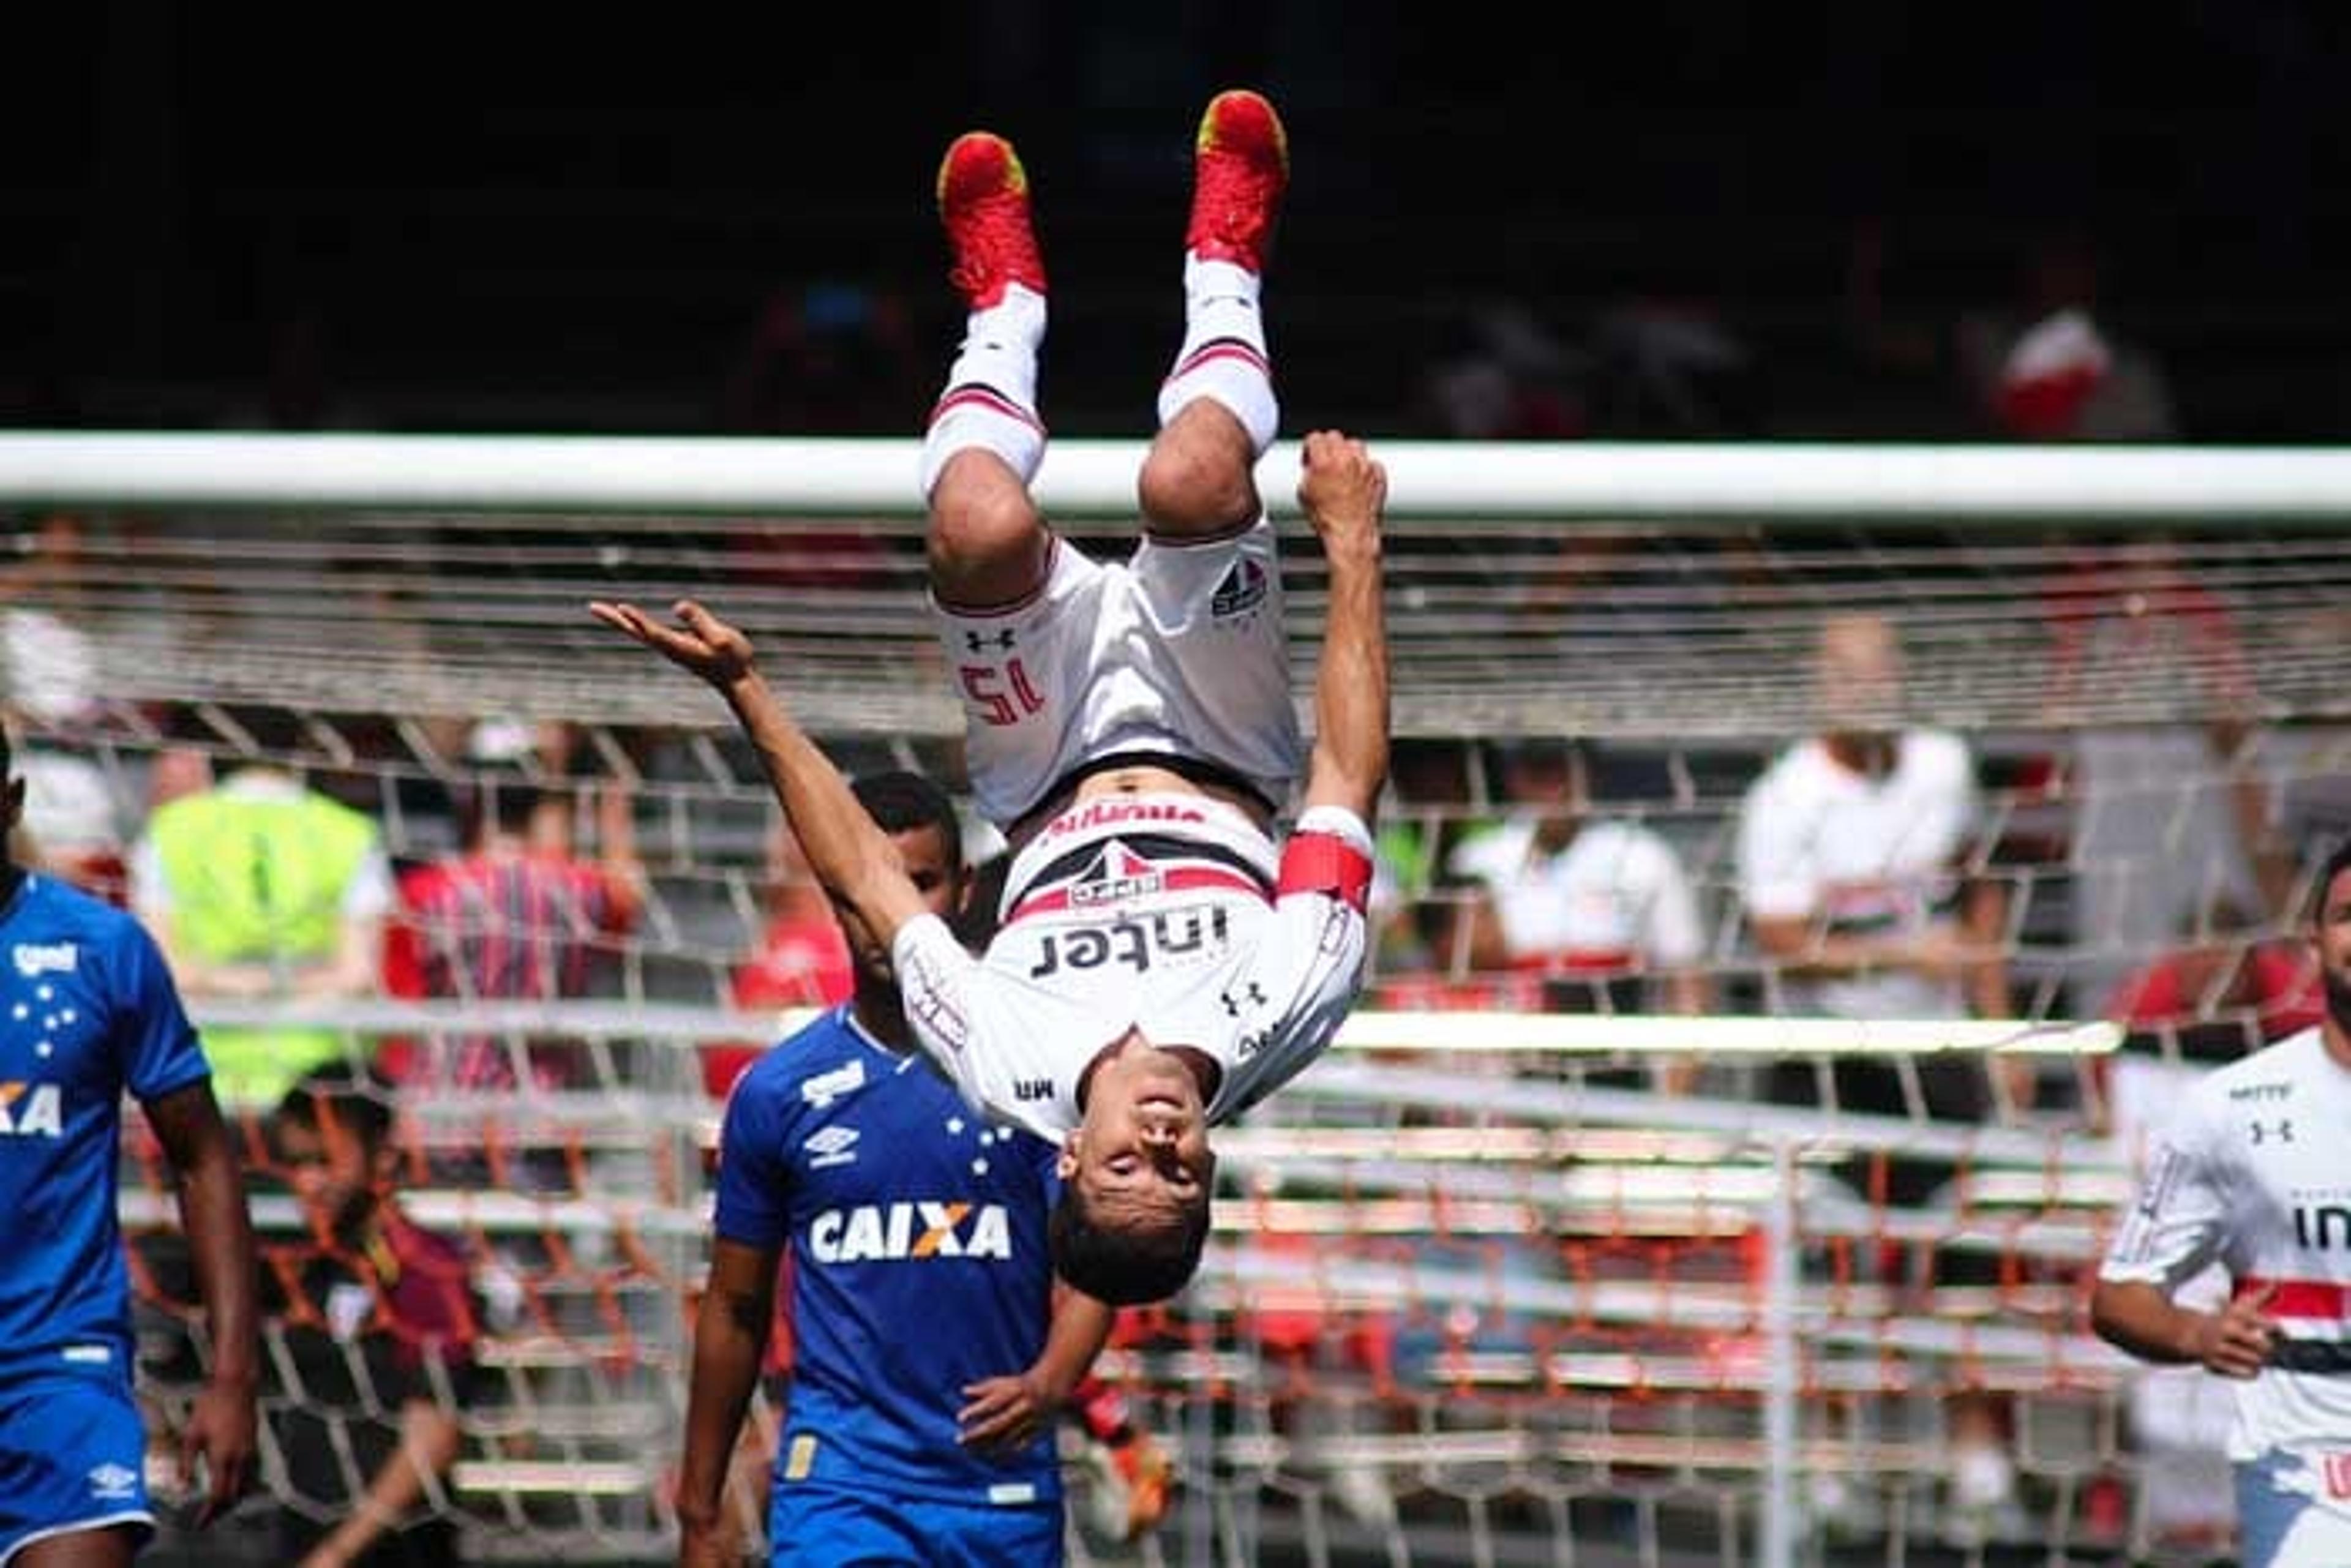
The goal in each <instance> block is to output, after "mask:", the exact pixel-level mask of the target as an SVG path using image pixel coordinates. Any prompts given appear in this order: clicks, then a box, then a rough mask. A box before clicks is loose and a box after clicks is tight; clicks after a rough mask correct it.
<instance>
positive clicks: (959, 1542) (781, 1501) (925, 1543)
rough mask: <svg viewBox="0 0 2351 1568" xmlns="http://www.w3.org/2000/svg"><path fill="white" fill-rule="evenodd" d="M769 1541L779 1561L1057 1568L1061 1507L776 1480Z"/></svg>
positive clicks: (809, 1567)
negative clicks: (968, 1500) (934, 1498)
mask: <svg viewBox="0 0 2351 1568" xmlns="http://www.w3.org/2000/svg"><path fill="white" fill-rule="evenodd" d="M768 1561H769V1562H770V1563H775V1564H776V1565H777V1568H785V1565H787V1564H789V1565H790V1568H1060V1565H1061V1505H1060V1504H1058V1503H1023V1504H1019V1505H1017V1506H1011V1507H1000V1508H991V1507H989V1506H988V1505H987V1504H985V1503H959V1502H931V1501H926V1500H917V1499H912V1498H893V1497H890V1496H888V1495H886V1494H882V1493H877V1492H872V1491H862V1490H861V1491H852V1490H848V1489H847V1488H844V1487H837V1486H831V1485H828V1484H826V1483H824V1482H820V1481H778V1482H777V1483H776V1484H775V1487H774V1489H773V1490H771V1491H770V1493H769V1494H768Z"/></svg>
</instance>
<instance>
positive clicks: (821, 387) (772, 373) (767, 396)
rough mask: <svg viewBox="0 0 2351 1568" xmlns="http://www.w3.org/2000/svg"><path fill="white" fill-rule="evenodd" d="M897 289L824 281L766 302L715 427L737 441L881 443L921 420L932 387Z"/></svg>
mask: <svg viewBox="0 0 2351 1568" xmlns="http://www.w3.org/2000/svg"><path fill="white" fill-rule="evenodd" d="M930 373H931V372H930V362H929V360H928V358H927V356H926V355H925V351H924V349H923V346H922V345H921V344H920V343H919V342H917V341H916V339H915V334H914V314H913V311H912V309H911V308H909V307H908V305H907V303H906V301H905V299H904V297H903V296H901V295H900V294H899V293H898V292H897V291H896V290H895V289H892V288H884V287H874V286H872V284H869V283H860V282H849V281H844V280H840V279H827V280H820V281H817V282H812V283H809V284H807V285H805V286H802V285H797V284H795V285H788V286H785V287H779V288H778V289H776V290H775V291H774V292H773V293H772V294H770V295H768V298H767V299H766V301H765V302H764V303H762V305H761V306H760V308H759V311H758V317H757V318H756V319H754V321H753V322H752V325H751V329H750V331H749V332H748V333H747V334H746V335H745V337H744V338H743V340H742V341H741V342H740V343H739V344H738V345H737V350H736V354H735V358H734V361H733V363H731V364H730V365H729V366H728V367H727V370H726V382H725V386H724V389H723V392H722V395H721V397H720V406H719V415H718V423H719V427H720V428H721V429H723V430H725V431H726V433H728V434H739V435H882V434H896V433H898V432H900V431H905V430H913V429H915V428H916V427H918V426H919V425H920V424H921V423H922V421H923V413H924V410H925V407H926V406H927V405H928V404H929V402H930V399H931V394H932V392H933V390H934V389H933V387H932V386H931V382H930Z"/></svg>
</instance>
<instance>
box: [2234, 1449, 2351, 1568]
mask: <svg viewBox="0 0 2351 1568" xmlns="http://www.w3.org/2000/svg"><path fill="white" fill-rule="evenodd" d="M2237 1556H2238V1560H2239V1561H2240V1562H2241V1563H2243V1564H2244V1565H2245V1568H2342V1565H2344V1564H2346V1563H2351V1448H2346V1449H2345V1450H2344V1451H2342V1452H2339V1453H2326V1454H2294V1453H2286V1452H2283V1451H2281V1450H2278V1449H2272V1450H2271V1451H2270V1452H2269V1453H2266V1454H2264V1455H2262V1457H2261V1458H2258V1459H2243V1460H2240V1461H2239V1462H2238V1464H2237Z"/></svg>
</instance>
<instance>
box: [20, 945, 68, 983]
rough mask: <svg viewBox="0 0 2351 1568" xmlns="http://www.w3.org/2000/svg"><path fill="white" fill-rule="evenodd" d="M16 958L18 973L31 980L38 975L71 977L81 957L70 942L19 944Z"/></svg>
mask: <svg viewBox="0 0 2351 1568" xmlns="http://www.w3.org/2000/svg"><path fill="white" fill-rule="evenodd" d="M14 956H15V958H16V973H18V974H20V975H22V976H24V977H25V978H26V979H28V980H29V979H32V978H33V977H36V976H38V975H70V974H72V973H73V972H74V967H75V961H76V959H78V957H79V956H80V955H79V954H78V953H77V952H76V951H75V949H74V945H73V944H72V943H70V942H48V943H42V942H19V943H17V944H16V953H15V955H14Z"/></svg>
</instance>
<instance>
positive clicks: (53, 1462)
mask: <svg viewBox="0 0 2351 1568" xmlns="http://www.w3.org/2000/svg"><path fill="white" fill-rule="evenodd" d="M117 1524H131V1525H136V1526H137V1527H138V1531H139V1536H140V1539H141V1540H142V1541H143V1540H145V1539H146V1538H147V1537H148V1536H149V1535H151V1534H152V1533H153V1532H154V1528H155V1512H154V1510H153V1509H152V1508H151V1507H150V1506H149V1504H148V1500H147V1429H146V1424H145V1423H144V1422H142V1421H141V1419H140V1416H139V1406H138V1404H137V1402H136V1401H134V1400H133V1399H132V1398H131V1384H130V1382H129V1380H128V1379H127V1378H125V1377H124V1376H123V1375H122V1374H121V1373H120V1371H118V1370H116V1369H115V1368H112V1367H105V1368H92V1369H89V1370H87V1371H85V1370H80V1369H76V1368H69V1367H58V1368H56V1369H53V1370H52V1369H44V1370H41V1371H38V1372H31V1373H19V1374H16V1375H10V1376H8V1377H5V1378H0V1564H5V1563H7V1561H8V1560H9V1559H10V1558H11V1557H14V1556H15V1555H16V1553H17V1552H19V1551H21V1550H23V1549H24V1548H25V1547H26V1546H27V1545H29V1544H30V1543H31V1542H36V1541H40V1540H44V1539H46V1538H47V1537H48V1536H52V1535H64V1534H68V1533H69V1532H71V1531H80V1530H103V1529H105V1528H107V1527H108V1526H110V1525H117Z"/></svg>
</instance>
